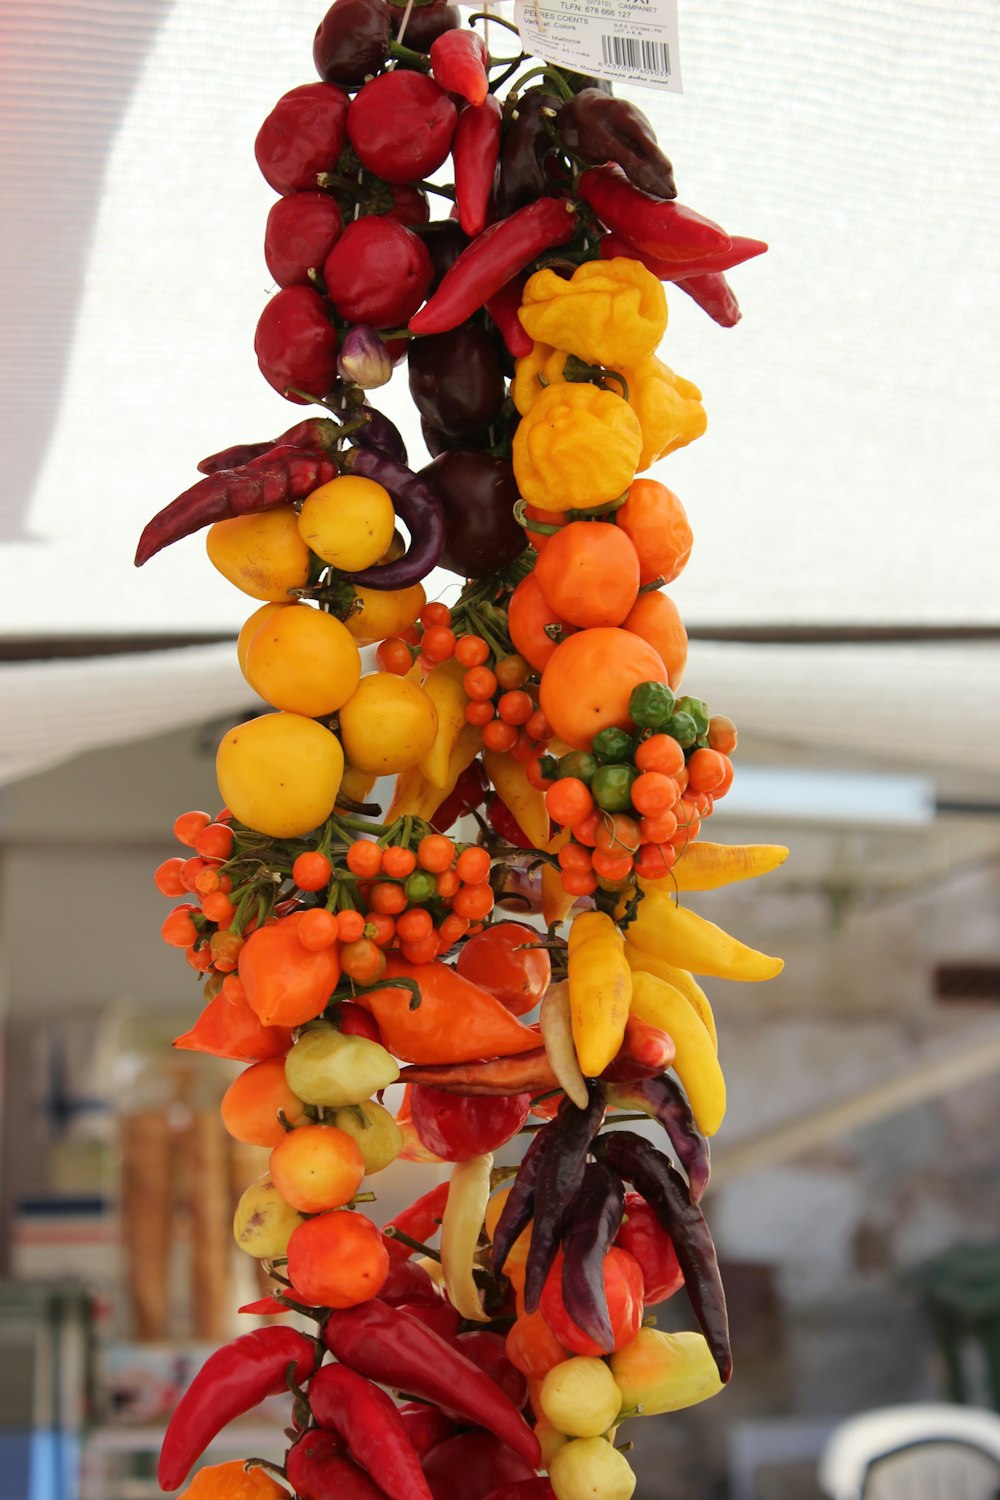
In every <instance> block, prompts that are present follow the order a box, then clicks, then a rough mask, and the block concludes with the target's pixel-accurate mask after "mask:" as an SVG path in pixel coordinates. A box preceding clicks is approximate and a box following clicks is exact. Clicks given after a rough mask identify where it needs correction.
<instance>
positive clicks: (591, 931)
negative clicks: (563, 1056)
mask: <svg viewBox="0 0 1000 1500" xmlns="http://www.w3.org/2000/svg"><path fill="white" fill-rule="evenodd" d="M624 949H625V941H624V938H623V937H622V935H621V933H620V932H619V931H618V928H617V927H616V926H615V924H614V922H613V921H612V920H611V918H610V917H609V916H607V915H606V914H605V913H604V912H599V911H586V912H581V913H580V915H579V916H578V917H576V918H575V919H574V922H573V926H572V927H571V928H570V932H569V1000H570V1012H571V1017H572V1026H573V1042H574V1044H575V1046H576V1055H577V1058H578V1060H579V1063H580V1070H581V1072H582V1073H583V1075H584V1077H586V1078H596V1077H598V1076H599V1075H600V1074H601V1073H603V1071H604V1069H605V1068H606V1067H607V1066H608V1063H609V1062H611V1060H612V1058H614V1057H615V1056H616V1055H617V1053H618V1050H619V1048H620V1047H621V1044H622V1040H623V1038H624V1036H625V1023H626V1022H627V1020H628V1013H629V1006H630V1004H631V1001H632V971H631V970H630V968H629V966H628V964H627V962H626V960H625V952H624Z"/></svg>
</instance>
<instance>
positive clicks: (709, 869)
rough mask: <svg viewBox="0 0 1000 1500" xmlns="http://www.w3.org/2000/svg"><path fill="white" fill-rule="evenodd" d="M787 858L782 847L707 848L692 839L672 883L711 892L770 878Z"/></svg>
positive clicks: (709, 846)
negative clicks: (740, 881) (738, 883)
mask: <svg viewBox="0 0 1000 1500" xmlns="http://www.w3.org/2000/svg"><path fill="white" fill-rule="evenodd" d="M787 858H788V850H787V849H786V848H785V846H784V844H710V843H709V842H708V840H707V839H694V840H693V841H692V842H691V843H690V844H688V846H687V848H686V849H685V850H684V852H683V854H682V855H681V856H680V858H679V859H678V861H677V863H676V864H675V865H674V868H673V871H672V874H671V879H672V881H673V884H674V886H675V887H676V889H677V890H679V891H714V890H717V889H718V888H719V886H723V885H734V884H735V882H736V881H738V880H755V879H756V878H757V876H758V875H769V874H770V873H771V871H772V870H776V869H777V868H778V866H779V865H783V864H784V863H785V860H786V859H787ZM640 883H641V882H640Z"/></svg>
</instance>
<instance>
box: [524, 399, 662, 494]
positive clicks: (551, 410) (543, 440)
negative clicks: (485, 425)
mask: <svg viewBox="0 0 1000 1500" xmlns="http://www.w3.org/2000/svg"><path fill="white" fill-rule="evenodd" d="M641 452H642V429H641V427H640V426H639V419H638V417H637V416H636V414H635V412H634V411H633V410H632V408H631V407H630V406H629V405H628V404H627V403H626V402H625V401H623V400H622V398H621V397H620V396H616V395H614V394H613V393H612V392H611V391H602V390H599V389H598V387H597V386H596V385H571V384H568V383H566V384H562V385H552V386H549V387H548V388H547V389H546V390H544V391H543V392H542V394H541V395H540V396H539V398H538V400H537V401H536V402H535V403H534V405H533V406H532V408H531V410H530V412H529V413H528V415H527V416H526V417H522V419H521V421H520V423H519V425H518V428H517V432H516V433H515V434H514V477H515V478H516V480H517V487H518V489H519V490H520V492H521V494H522V495H523V496H524V498H525V500H526V501H527V502H528V504H529V505H534V506H537V507H538V509H539V510H546V511H564V510H593V509H595V508H596V507H597V506H600V505H606V504H607V503H608V501H610V500H616V499H617V498H618V496H619V495H621V494H623V493H624V492H625V490H627V489H628V487H629V485H630V484H631V483H632V480H633V478H634V476H635V471H636V466H637V464H638V462H639V456H640V454H641Z"/></svg>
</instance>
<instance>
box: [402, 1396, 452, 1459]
mask: <svg viewBox="0 0 1000 1500" xmlns="http://www.w3.org/2000/svg"><path fill="white" fill-rule="evenodd" d="M399 1415H400V1416H401V1417H402V1419H403V1421H404V1422H405V1423H406V1431H407V1433H408V1434H409V1438H410V1442H411V1443H412V1444H413V1446H414V1448H416V1450H417V1452H418V1453H419V1454H420V1456H421V1458H423V1457H424V1456H425V1455H426V1454H428V1453H430V1451H431V1449H432V1448H436V1447H438V1445H439V1444H440V1443H445V1442H447V1441H448V1439H449V1438H450V1437H454V1436H455V1424H454V1422H452V1421H451V1419H450V1418H449V1417H446V1416H445V1414H444V1412H443V1411H441V1410H440V1409H439V1408H438V1407H436V1406H428V1405H427V1404H426V1402H424V1401H407V1402H406V1403H405V1404H404V1405H403V1406H401V1407H400V1408H399Z"/></svg>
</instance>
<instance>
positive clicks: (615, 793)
mask: <svg viewBox="0 0 1000 1500" xmlns="http://www.w3.org/2000/svg"><path fill="white" fill-rule="evenodd" d="M638 774H639V773H638V771H637V770H636V768H635V766H622V765H610V766H601V768H600V770H599V771H597V772H596V773H595V775H594V779H593V780H592V781H591V783H590V790H591V792H592V793H593V796H594V801H595V802H596V803H597V805H598V807H600V808H602V809H603V810H604V812H611V813H616V812H627V811H628V809H629V808H630V807H631V806H632V783H633V781H634V780H635V778H636V777H637V776H638Z"/></svg>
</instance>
